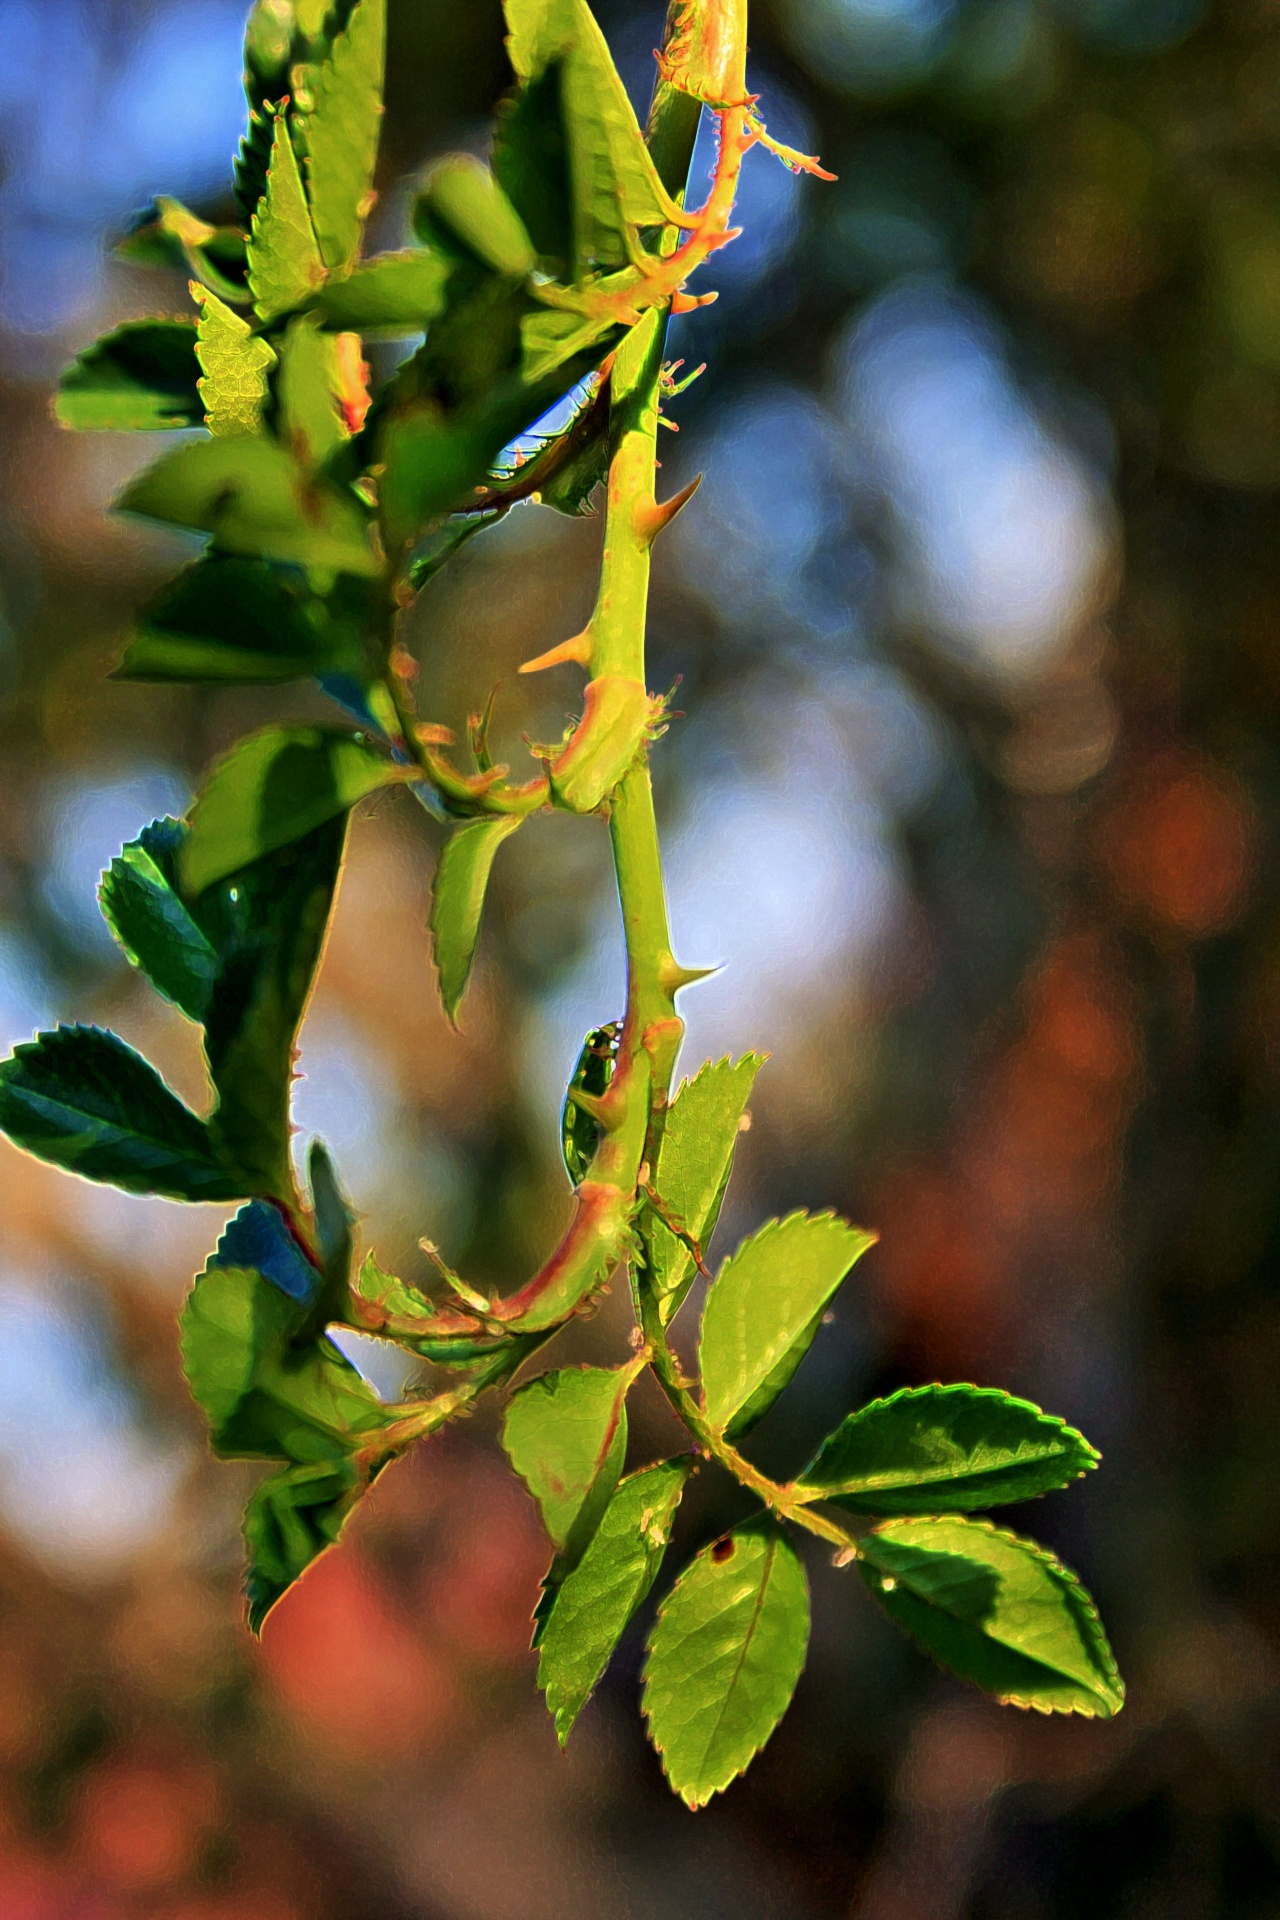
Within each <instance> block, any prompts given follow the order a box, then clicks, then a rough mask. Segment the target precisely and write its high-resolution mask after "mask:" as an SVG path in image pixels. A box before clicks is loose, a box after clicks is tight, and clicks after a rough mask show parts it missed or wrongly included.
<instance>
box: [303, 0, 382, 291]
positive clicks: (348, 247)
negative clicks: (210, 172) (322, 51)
mask: <svg viewBox="0 0 1280 1920" xmlns="http://www.w3.org/2000/svg"><path fill="white" fill-rule="evenodd" d="M386 34H387V23H386V0H356V5H355V6H354V7H353V8H352V10H351V16H350V18H349V19H348V21H347V24H346V26H345V28H344V29H343V31H342V32H341V33H339V34H337V35H336V36H335V38H334V40H333V44H332V47H331V48H330V51H329V56H328V58H327V59H326V60H325V61H324V63H323V64H322V65H321V67H320V68H319V71H318V72H317V73H316V75H315V78H314V81H313V85H312V106H311V108H310V111H309V112H307V113H306V114H305V115H304V116H302V132H303V137H304V139H305V141H306V147H307V186H308V188H309V190H310V201H311V218H312V220H313V221H314V223H315V234H316V237H317V239H318V241H319V244H320V251H321V253H322V255H323V257H324V262H325V264H326V265H327V266H329V267H330V268H333V269H335V270H337V271H341V270H342V269H344V268H346V267H349V266H350V265H351V263H352V261H353V260H354V259H355V257H356V254H357V252H358V251H359V248H360V236H361V233H362V232H363V230H364V222H365V216H366V215H367V213H368V211H369V208H370V206H371V205H372V203H373V169H374V162H375V161H376V159H377V156H378V134H379V130H380V127H381V124H382V83H383V70H384V66H385V60H386Z"/></svg>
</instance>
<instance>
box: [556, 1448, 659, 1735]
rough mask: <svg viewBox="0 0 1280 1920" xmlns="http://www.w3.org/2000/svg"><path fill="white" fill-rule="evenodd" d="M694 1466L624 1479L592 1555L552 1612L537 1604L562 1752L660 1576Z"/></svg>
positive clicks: (561, 1589)
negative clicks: (631, 1622) (687, 1481)
mask: <svg viewBox="0 0 1280 1920" xmlns="http://www.w3.org/2000/svg"><path fill="white" fill-rule="evenodd" d="M691 1464H692V1462H691V1461H689V1460H687V1459H684V1460H664V1461H662V1462H661V1464H660V1465H658V1466H656V1467H646V1468H645V1469H644V1470H643V1471H642V1472H640V1473H632V1474H629V1475H628V1476H627V1478H626V1479H625V1480H622V1481H620V1482H619V1483H618V1488H617V1491H616V1492H615V1494H614V1496H613V1499H612V1500H611V1501H610V1502H609V1505H608V1507H607V1509H606V1510H605V1514H604V1517H603V1518H602V1520H601V1522H600V1525H599V1526H598V1528H597V1529H596V1532H595V1534H594V1535H593V1537H592V1540H591V1543H590V1545H589V1546H588V1547H587V1549H586V1552H585V1553H584V1554H583V1556H582V1558H581V1560H580V1561H579V1562H578V1564H577V1566H576V1567H574V1568H573V1569H572V1570H571V1571H570V1572H569V1573H567V1574H566V1575H565V1577H564V1578H563V1580H561V1581H560V1583H559V1584H558V1585H557V1586H555V1587H554V1589H553V1592H554V1598H553V1600H552V1601H551V1603H550V1607H549V1611H548V1607H547V1605H545V1604H543V1603H539V1609H538V1612H539V1626H540V1628H541V1632H540V1636H539V1641H538V1646H539V1658H538V1685H539V1686H540V1687H541V1688H542V1689H543V1691H544V1693H545V1694H546V1696H547V1710H548V1712H549V1713H550V1714H551V1715H552V1716H553V1718H554V1720H555V1723H556V1733H557V1735H558V1737H559V1740H560V1744H561V1746H563V1745H564V1743H565V1741H566V1740H567V1739H568V1738H569V1730H570V1728H571V1727H572V1726H573V1723H574V1721H575V1720H576V1719H577V1717H578V1715H579V1714H580V1713H581V1711H582V1709H583V1707H584V1706H585V1705H586V1703H587V1701H588V1700H589V1699H590V1697H591V1694H592V1692H593V1690H594V1688H595V1685H596V1682H597V1681H598V1680H599V1678H600V1676H601V1674H602V1673H603V1672H604V1670H605V1668H606V1666H608V1664H609V1658H610V1655H611V1654H612V1653H613V1650H614V1648H615V1647H616V1646H617V1644H618V1641H619V1639H620V1638H621V1636H622V1634H623V1632H624V1631H625V1629H626V1626H627V1622H628V1621H629V1620H630V1619H631V1616H632V1614H634V1612H635V1610H636V1608H637V1607H638V1606H639V1605H640V1603H641V1601H642V1600H643V1599H644V1598H645V1595H646V1594H647V1593H648V1591H649V1589H650V1587H651V1586H652V1585H653V1583H654V1580H655V1579H656V1578H657V1574H658V1569H659V1567H660V1566H661V1565H662V1557H663V1555H664V1554H665V1552H666V1550H667V1542H668V1540H669V1539H670V1538H671V1528H672V1524H673V1522H674V1520H675V1513H676V1508H677V1507H678V1506H679V1504H680V1496H681V1494H682V1493H683V1492H684V1485H685V1481H686V1480H687V1479H688V1477H689V1469H690V1466H691ZM544 1599H545V1596H544Z"/></svg>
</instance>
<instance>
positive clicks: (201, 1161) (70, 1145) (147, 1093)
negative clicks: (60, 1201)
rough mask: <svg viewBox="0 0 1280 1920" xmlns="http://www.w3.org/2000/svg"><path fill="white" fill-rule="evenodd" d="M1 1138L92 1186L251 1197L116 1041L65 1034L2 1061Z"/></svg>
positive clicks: (193, 1121)
mask: <svg viewBox="0 0 1280 1920" xmlns="http://www.w3.org/2000/svg"><path fill="white" fill-rule="evenodd" d="M0 1132H3V1133H6V1134H8V1136H9V1138H10V1139H11V1140H12V1141H13V1142H14V1144H15V1146H19V1147H24V1148H25V1149H26V1151H27V1152H28V1153H34V1154H35V1155H37V1157H38V1158H39V1159H41V1160H49V1161H52V1163H53V1165H54V1166H55V1167H64V1168H65V1169H66V1170H67V1172H69V1173H79V1174H82V1175H83V1176H84V1177H85V1179H86V1180H101V1181H105V1182H106V1183H107V1185H109V1186H113V1187H123V1188H124V1189H125V1191H126V1192H127V1193H158V1194H163V1195H165V1197H166V1198H168V1199H170V1200H233V1199H236V1198H238V1197H239V1196H240V1195H241V1194H243V1193H244V1192H245V1190H246V1189H245V1184H244V1182H243V1180H241V1179H239V1178H237V1176H236V1174H235V1173H234V1172H232V1171H231V1170H230V1169H229V1168H228V1167H227V1166H226V1165H225V1164H224V1162H223V1160H222V1159H221V1157H220V1156H219V1154H218V1152H217V1150H216V1147H215V1145H214V1141H213V1138H212V1136H211V1134H210V1130H209V1128H208V1127H207V1126H206V1125H205V1123H204V1121H203V1120H199V1119H197V1117H196V1115H195V1114H194V1113H192V1112H191V1110H190V1108H188V1107H185V1106H184V1105H183V1104H182V1102H181V1100H179V1099H178V1097H177V1095H176V1094H174V1093H171V1092H170V1091H169V1089H168V1087H166V1085H165V1084H164V1081H163V1080H162V1079H161V1078H160V1076H159V1074H158V1073H157V1072H156V1070H155V1068H154V1067H152V1066H149V1065H148V1064H147V1062H146V1061H145V1060H144V1059H143V1058H142V1057H141V1055H140V1054H137V1053H135V1052H134V1051H133V1049H132V1047H127V1046H126V1045H125V1043H124V1041H123V1040H120V1039H117V1037H116V1035H115V1034H114V1033H106V1032H104V1031H102V1029H101V1028H98V1027H83V1026H75V1027H57V1028H55V1029H54V1031H53V1032H52V1033H41V1034H38V1035H37V1036H36V1038H35V1039H34V1040H30V1041H28V1042H27V1043H26V1044H25V1045H23V1046H20V1047H15V1048H14V1050H13V1053H12V1054H11V1056H10V1057H9V1059H8V1060H5V1061H4V1062H2V1063H0Z"/></svg>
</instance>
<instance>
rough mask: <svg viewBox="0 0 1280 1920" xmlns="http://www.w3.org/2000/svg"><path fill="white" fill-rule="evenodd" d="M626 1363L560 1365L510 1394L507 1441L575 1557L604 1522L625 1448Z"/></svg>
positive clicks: (554, 1539)
mask: <svg viewBox="0 0 1280 1920" xmlns="http://www.w3.org/2000/svg"><path fill="white" fill-rule="evenodd" d="M635 1377H636V1368H635V1366H634V1365H632V1366H628V1367H561V1368H560V1369H559V1370H558V1371H557V1372H555V1373H543V1374H539V1376H538V1378H537V1379H536V1380H530V1381H529V1383H528V1385H527V1386H524V1387H521V1388H520V1390H519V1392H518V1393H516V1394H514V1395H513V1396H512V1399H511V1402H510V1404H509V1405H508V1407H507V1411H506V1417H505V1418H504V1420H503V1423H502V1444H503V1446H504V1448H505V1449H506V1453H507V1458H508V1459H509V1460H510V1462H511V1464H512V1466H513V1467H514V1468H515V1470H516V1472H517V1473H518V1474H519V1475H520V1478H521V1479H522V1480H523V1481H524V1483H525V1485H526V1486H527V1487H528V1489H529V1491H530V1493H531V1494H532V1495H533V1497H534V1499H535V1500H536V1501H537V1503H538V1509H539V1512H540V1513H541V1515H542V1524H543V1526H544V1527H545V1528H546V1530H547V1532H548V1534H549V1535H550V1537H551V1543H552V1545H553V1546H554V1547H555V1548H556V1549H557V1551H558V1552H560V1553H563V1554H567V1555H568V1557H569V1558H570V1560H571V1561H575V1560H578V1559H580V1558H581V1555H582V1550H583V1548H584V1547H585V1546H586V1544H587V1541H588V1540H589V1539H590V1538H591V1535H592V1534H593V1533H594V1532H595V1530H596V1527H597V1526H598V1525H599V1523H600V1518H601V1515H602V1514H603V1513H604V1510H605V1508H606V1507H607V1506H608V1504H609V1501H610V1500H611V1499H612V1497H613V1491H614V1488H615V1487H616V1486H617V1484H618V1479H619V1476H620V1475H621V1473H622V1466H623V1461H624V1459H625V1458H626V1452H627V1409H626V1398H627V1392H628V1389H629V1388H630V1386H631V1383H632V1381H633V1380H634V1379H635Z"/></svg>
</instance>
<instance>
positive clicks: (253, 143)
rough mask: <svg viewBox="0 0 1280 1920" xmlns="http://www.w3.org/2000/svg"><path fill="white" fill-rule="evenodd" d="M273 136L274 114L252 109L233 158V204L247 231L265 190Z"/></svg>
mask: <svg viewBox="0 0 1280 1920" xmlns="http://www.w3.org/2000/svg"><path fill="white" fill-rule="evenodd" d="M274 137H275V120H274V117H273V116H272V115H271V114H269V113H259V112H257V110H256V109H251V111H250V114H249V125H248V127H247V129H246V130H245V135H244V138H243V139H242V140H241V142H240V147H239V151H238V152H237V154H236V157H235V170H234V180H235V185H234V191H235V197H236V206H237V207H238V208H239V211H240V219H241V222H242V224H243V225H244V227H245V229H246V230H247V229H248V228H249V227H250V226H251V225H252V224H253V216H254V214H255V213H256V211H257V208H258V202H259V201H260V200H261V198H262V196H263V194H264V193H265V192H266V190H267V168H268V167H269V166H270V165H271V143H272V140H273V138H274Z"/></svg>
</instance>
